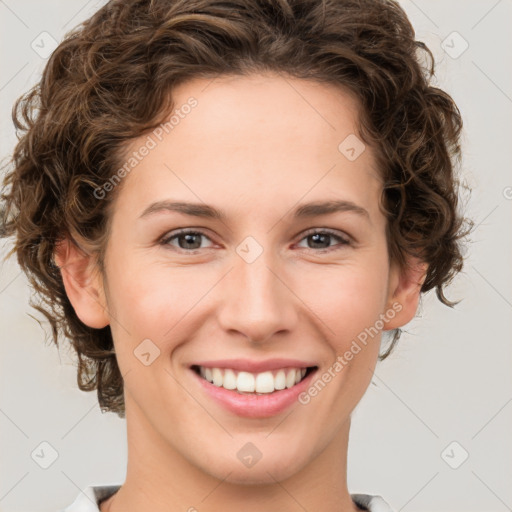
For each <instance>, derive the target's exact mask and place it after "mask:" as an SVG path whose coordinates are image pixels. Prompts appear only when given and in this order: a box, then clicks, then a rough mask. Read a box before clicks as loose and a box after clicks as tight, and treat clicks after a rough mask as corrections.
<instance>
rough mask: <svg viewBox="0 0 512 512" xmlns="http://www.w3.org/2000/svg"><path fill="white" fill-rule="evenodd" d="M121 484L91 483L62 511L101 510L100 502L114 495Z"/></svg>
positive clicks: (85, 511) (87, 511)
mask: <svg viewBox="0 0 512 512" xmlns="http://www.w3.org/2000/svg"><path fill="white" fill-rule="evenodd" d="M119 487H121V484H114V485H90V486H88V487H86V488H85V489H84V490H83V491H82V492H80V494H79V495H78V496H77V497H76V499H75V501H73V503H71V505H69V506H68V507H66V508H65V509H64V510H62V512H100V508H99V504H100V503H101V502H102V501H104V500H106V499H107V498H109V497H110V496H112V494H114V493H115V492H116V491H117V490H118V489H119Z"/></svg>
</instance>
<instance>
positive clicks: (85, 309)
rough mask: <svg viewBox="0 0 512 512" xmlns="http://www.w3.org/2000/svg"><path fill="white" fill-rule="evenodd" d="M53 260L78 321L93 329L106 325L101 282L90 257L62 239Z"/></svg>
mask: <svg viewBox="0 0 512 512" xmlns="http://www.w3.org/2000/svg"><path fill="white" fill-rule="evenodd" d="M54 259H55V263H56V264H57V265H58V267H59V268H60V272H61V275H62V281H63V282H64V287H65V289H66V294H67V296H68V298H69V301H70V302H71V304H72V306H73V309H74V310H75V313H76V315H77V316H78V318H79V319H80V320H81V321H82V322H83V323H84V324H85V325H87V326H89V327H93V328H95V329H101V328H103V327H106V326H107V325H109V323H110V319H109V315H108V310H107V307H106V301H105V295H104V290H103V283H102V280H101V276H100V275H99V272H98V271H97V269H96V267H95V265H94V263H95V262H94V259H93V257H92V256H91V255H89V254H86V253H85V251H83V250H82V249H80V247H78V245H77V244H76V243H74V242H73V241H71V240H69V239H68V238H66V239H64V240H61V241H59V242H58V243H57V246H56V248H55V253H54Z"/></svg>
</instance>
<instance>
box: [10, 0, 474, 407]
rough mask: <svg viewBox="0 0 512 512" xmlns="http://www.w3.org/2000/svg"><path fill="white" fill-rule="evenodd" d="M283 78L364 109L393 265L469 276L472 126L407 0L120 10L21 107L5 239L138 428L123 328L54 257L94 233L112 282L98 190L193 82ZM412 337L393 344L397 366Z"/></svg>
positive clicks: (93, 29) (92, 30)
mask: <svg viewBox="0 0 512 512" xmlns="http://www.w3.org/2000/svg"><path fill="white" fill-rule="evenodd" d="M265 72H274V73H278V74H280V75H281V76H286V77H292V78H299V79H306V80H312V81H316V82H320V83H325V84H331V85H335V86H338V87H340V88H341V89H343V90H344V91H346V92H348V93H349V94H351V95H352V96H353V97H354V98H356V100H357V101H358V104H359V106H360V110H361V114H360V119H359V123H360V126H359V131H360V136H361V137H362V138H363V140H364V141H365V142H366V143H367V144H369V145H371V147H372V148H373V149H374V151H375V155H376V158H377V162H378V165H379V169H380V171H381V173H382V178H383V192H382V198H381V205H380V207H381V209H382V211H383V212H384V214H385V215H386V218H387V243H388V251H389V255H390V260H391V261H395V262H398V263H399V264H400V265H402V266H403V265H405V264H406V261H407V260H406V256H408V255H413V256H417V257H420V258H421V260H422V261H424V262H426V263H428V271H427V275H426V279H425V281H424V283H423V285H422V288H421V291H422V292H426V291H428V290H431V289H433V288H435V289H436V293H437V296H438V298H439V299H440V300H441V301H442V302H443V303H444V304H447V305H449V306H453V304H454V303H453V302H450V301H449V300H448V299H447V298H446V297H445V295H444V293H443V287H444V286H445V285H446V284H447V283H449V282H450V281H451V280H452V278H453V277H454V275H455V274H456V273H457V272H459V271H460V270H461V269H462V263H463V258H462V254H461V252H462V251H461V239H462V238H463V237H464V236H465V234H467V231H464V225H465V223H466V219H464V217H463V216H462V215H461V214H460V212H459V208H458V202H459V197H458V183H459V182H458V180H457V179H456V176H455V167H456V165H457V164H458V163H460V160H461V155H460V141H459V139H460V132H461V129H462V120H461V115H460V112H459V110H458V108H457V106H456V105H455V103H454V101H453V99H452V98H451V97H450V95H448V94H447V93H446V92H444V91H442V90H440V89H439V88H436V87H434V86H432V85H431V81H432V80H431V79H432V77H433V76H434V58H433V56H432V53H431V52H430V50H429V49H428V48H427V47H426V46H425V44H424V43H422V42H419V41H416V40H415V32H414V29H413V27H412V25H411V23H410V21H409V20H408V18H407V16H406V14H405V13H404V11H403V10H402V8H401V7H400V6H399V4H398V3H397V2H396V1H392V0H111V1H110V2H108V3H107V4H106V5H104V6H103V7H102V8H101V9H99V10H98V11H97V12H96V13H95V14H94V15H93V16H92V17H90V18H89V19H88V20H86V21H85V22H83V23H82V24H80V25H79V26H77V27H76V28H75V29H74V30H72V31H71V32H69V33H67V34H66V36H65V38H64V40H63V41H62V42H61V43H60V44H59V46H58V47H57V48H56V50H55V51H54V52H53V54H52V55H51V57H50V59H49V61H48V63H47V65H46V67H45V69H44V71H43V74H42V77H41V80H40V82H39V83H38V84H36V85H35V86H34V87H33V88H32V89H30V91H28V92H27V93H26V94H24V95H22V96H21V97H20V98H18V100H17V101H16V103H15V105H14V107H13V120H14V124H15V127H16V130H17V133H18V134H19V133H20V132H21V135H18V139H19V140H18V143H17V145H16V147H15V149H14V152H13V155H12V159H11V161H10V162H9V164H10V166H11V168H10V169H9V170H8V171H9V172H7V173H6V175H5V178H4V187H5V188H4V192H3V194H2V196H1V197H2V199H3V202H4V206H3V209H4V226H3V229H2V231H3V233H2V236H5V237H12V236H15V242H14V247H13V249H12V251H11V252H10V253H9V255H10V254H12V253H13V252H16V254H17V258H18V262H19V264H20V266H21V268H22V269H23V271H24V272H25V273H26V274H27V277H28V279H29V281H30V284H31V286H32V287H33V289H34V292H35V295H36V296H37V297H38V298H39V301H38V302H36V301H34V298H33V299H32V300H31V306H33V307H34V308H35V309H37V310H38V311H40V312H41V313H43V314H44V315H45V316H46V318H47V319H48V320H49V322H50V325H51V328H52V334H53V340H54V342H55V344H57V346H58V339H59V337H61V336H64V337H66V338H67V339H69V340H70V341H71V343H72V346H73V348H74V350H75V351H76V353H77V356H78V372H77V374H78V377H77V380H78V386H79V388H80V389H81V390H84V391H92V390H95V389H97V393H98V400H99V404H100V407H101V410H102V411H104V412H106V411H112V412H116V413H117V414H118V415H119V416H121V417H124V414H125V412H124V396H123V379H122V376H121V374H120V371H119V367H118V365H117V361H116V356H115V352H114V349H113V339H112V333H111V330H110V326H107V327H105V328H102V329H94V328H91V327H88V326H87V325H85V324H84V323H82V322H81V321H80V320H79V318H78V317H77V315H76V313H75V311H74V309H73V307H72V305H71V303H70V301H69V299H68V297H67V295H66V292H65V288H64V285H63V280H62V276H61V271H60V269H59V268H58V267H57V266H56V265H55V263H54V261H53V256H54V252H55V248H56V244H57V243H58V241H60V240H62V239H64V238H66V237H67V238H70V239H71V240H72V241H73V235H75V238H76V235H79V236H80V237H81V238H82V239H83V240H85V241H86V242H87V246H88V247H89V248H90V250H91V251H92V253H93V254H94V255H95V257H96V261H97V263H98V268H100V269H101V270H102V272H103V271H104V259H103V257H104V251H105V247H106V243H107V240H108V236H109V229H110V219H111V213H112V212H111V211H110V208H111V207H112V205H113V199H114V197H115V195H116V194H118V193H119V189H120V187H117V188H115V189H114V190H113V191H112V192H110V193H109V194H107V196H106V197H105V199H103V200H98V199H97V197H96V194H94V191H95V190H97V189H98V187H101V186H102V185H103V184H104V183H105V182H106V181H107V180H109V178H111V177H112V176H113V174H114V172H115V170H116V169H118V168H119V165H120V163H121V162H122V161H124V159H123V154H124V152H126V149H127V147H128V146H129V144H130V142H131V141H133V139H134V138H136V137H140V136H141V135H143V134H145V133H147V132H148V131H149V130H152V129H155V127H157V126H158V125H160V124H161V123H162V122H164V120H165V119H166V117H167V116H168V113H169V112H170V111H172V109H173V106H174V105H173V99H172V92H173V88H175V87H176V86H178V85H179V84H182V83H184V82H186V81H188V80H191V79H194V78H212V79H213V78H215V77H218V76H222V75H238V76H246V75H249V74H251V73H265ZM399 335H400V330H396V331H395V332H394V337H393V340H392V344H391V347H390V348H389V349H388V351H387V352H386V353H385V354H380V355H379V358H380V359H381V360H382V359H384V358H385V357H387V355H388V354H389V353H390V352H391V349H392V348H393V346H394V344H395V342H396V341H397V339H398V336H399Z"/></svg>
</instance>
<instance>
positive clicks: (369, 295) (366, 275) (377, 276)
mask: <svg viewBox="0 0 512 512" xmlns="http://www.w3.org/2000/svg"><path fill="white" fill-rule="evenodd" d="M387 278H388V269H387V266H386V261H385V259H383V260H381V261H377V260H375V261H371V262H370V261H367V262H363V263H362V264H361V263H359V262H358V263H357V264H355V263H354V264H347V265H339V266H336V267H329V268H327V267H318V268H317V269H316V270H315V271H311V270H310V271H309V272H308V273H307V279H306V280H301V284H300V285H299V282H298V281H297V287H295V288H294V290H297V291H298V293H297V294H298V295H299V296H300V297H301V298H302V299H303V300H304V302H305V303H306V304H307V305H308V308H309V309H310V310H311V311H312V312H313V313H315V314H316V315H317V316H318V317H319V318H320V320H321V321H322V322H323V323H324V324H325V327H326V329H327V331H326V332H328V333H330V334H329V337H330V338H332V339H335V340H337V343H341V344H343V343H346V342H347V340H349V339H352V338H353V337H356V336H357V335H358V334H359V333H360V332H361V331H362V330H364V329H365V328H367V327H369V326H371V325H373V324H374V323H375V321H376V319H377V318H378V317H379V314H380V313H382V312H383V308H384V307H385V303H386V298H387ZM299 290H300V291H299Z"/></svg>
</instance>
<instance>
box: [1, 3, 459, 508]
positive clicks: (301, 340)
mask: <svg viewBox="0 0 512 512" xmlns="http://www.w3.org/2000/svg"><path fill="white" fill-rule="evenodd" d="M418 51H423V52H424V53H426V55H427V56H429V57H430V58H431V57H432V55H431V54H430V52H429V50H428V49H427V48H426V47H425V46H424V45H423V44H422V43H419V42H416V41H415V40H414V31H413V29H412V26H411V25H410V23H409V21H408V19H407V17H406V15H405V13H404V12H403V10H402V9H401V8H400V7H399V5H398V4H397V3H395V2H392V1H380V0H364V1H355V0H337V1H327V0H325V1H319V0H315V1H313V0H301V1H299V0H289V1H285V0H273V1H268V0H267V1H264V0H259V1H255V0H252V1H249V0H233V1H228V2H224V1H223V2H219V1H216V0H188V1H186V2H185V1H176V0H173V1H171V0H152V1H149V0H148V1H141V0H138V1H137V0H123V1H111V2H109V3H108V4H106V5H105V6H104V7H102V8H101V9H100V10H99V11H98V12H97V13H96V14H95V15H94V16H92V17H91V18H90V19H89V20H87V21H86V22H85V23H84V24H82V25H81V26H79V27H78V28H77V29H76V30H75V31H74V32H73V33H71V34H68V36H67V37H66V39H65V40H64V41H63V42H62V43H61V44H60V45H59V46H58V48H57V49H56V50H55V52H54V53H53V55H52V57H51V58H50V60H49V62H48V65H47V66H46V68H45V70H44V73H43V77H42V80H41V82H40V84H39V85H38V86H37V87H36V88H34V90H33V91H31V92H29V93H28V94H27V95H25V96H24V97H22V98H20V100H19V101H18V104H17V119H18V125H17V128H18V129H21V130H24V135H23V136H22V137H21V139H20V141H19V143H18V145H17V147H16V149H15V153H14V159H13V161H14V169H13V170H12V172H10V173H8V175H7V177H6V180H5V187H6V192H5V193H4V200H5V205H6V206H5V207H6V211H7V216H8V217H7V221H6V226H5V234H6V235H7V236H12V235H16V242H15V247H14V249H13V250H14V251H16V253H17V256H18V261H19V263H20V265H21V266H22V268H23V269H24V270H25V272H26V273H27V275H28V277H29V279H30V280H31V283H32V285H33V286H34V288H35V290H36V291H37V292H38V293H39V294H40V296H41V297H43V298H44V299H45V300H44V302H43V303H42V305H41V306H36V307H38V308H39V310H40V311H42V312H43V313H45V315H46V316H47V318H48V319H49V321H50V322H51V324H52V326H53V334H54V339H55V342H56V343H58V340H59V338H61V337H62V336H66V337H68V338H69V339H70V340H71V342H72V343H73V346H74V348H75V350H76V352H77V355H78V358H79V368H78V376H79V384H80V387H81V389H83V390H94V389H96V390H97V393H98V399H99V403H100V405H101V407H102V409H103V410H104V411H111V412H115V413H117V414H118V415H120V416H121V417H126V420H127V432H128V461H129V462H128V468H127V477H126V481H125V482H124V483H123V484H122V485H119V486H117V485H116V486H95V487H90V488H88V489H87V491H86V493H85V494H83V495H81V496H79V497H78V498H77V500H76V501H75V502H74V503H73V504H72V505H70V506H69V507H68V508H67V509H66V510H67V512H72V511H78V510H87V511H101V512H120V511H123V512H142V511H149V510H151V511H152V512H158V511H160V510H165V511H170V510H172V511H174V510H176V511H177V510H189V511H193V510H200V511H218V510H240V509H242V510H244V511H249V512H250V511H261V510H265V511H267V512H268V511H274V510H275V511H277V510H279V511H292V510H310V511H314V510H321V511H328V512H330V511H332V512H334V511H341V510H342V511H351V512H352V511H356V510H370V511H374V512H375V511H377V510H378V511H382V510H387V511H390V510H392V508H391V506H390V505H389V504H387V503H386V502H385V501H384V500H383V499H382V498H381V497H379V496H372V495H368V494H367V495H363V494H352V495H351V494H350V493H349V491H348V489H347V483H346V470H347V448H348V439H349V429H350V415H351V413H352V411H353V410H354V408H355V407H356V405H357V403H358V402H359V401H360V400H361V398H362V396H363V395H364V393H365V391H366V389H367V387H368V384H369V383H370V381H371V377H372V373H373V369H374V368H375V365H376V363H377V360H378V359H379V358H381V359H383V358H384V357H386V356H387V355H388V354H389V353H390V351H391V349H392V347H393V345H394V344H395V342H396V341H397V339H398V336H399V333H400V331H399V328H400V327H401V326H403V325H405V324H406V323H407V322H409V321H410V320H411V319H412V318H413V317H414V315H415V313H416V310H417V306H418V301H419V299H420V295H421V294H422V293H425V292H427V291H429V290H431V289H434V288H435V289H436V292H437V295H438V297H439V299H440V300H441V301H442V302H443V303H445V304H447V305H451V303H450V302H449V301H448V299H446V298H445V296H444V293H443V287H444V286H445V285H446V284H447V283H448V282H449V281H450V280H451V279H452V277H453V276H454V275H455V274H456V272H458V271H460V269H461V268H462V257H461V252H460V246H459V244H460V238H461V237H462V236H463V234H464V233H463V231H462V225H463V219H462V218H461V216H460V215H459V214H458V212H457V189H456V185H455V177H454V162H455V160H456V159H457V157H458V156H459V153H460V149H459V134H460V131H461V125H462V123H461V117H460V113H459V111H458V109H457V107H456V105H455V104H454V102H453V100H452V99H451V98H450V96H449V95H448V94H446V93H445V92H443V91H441V90H440V89H437V88H435V87H433V86H431V85H429V79H430V77H431V76H432V74H433V64H432V66H431V68H430V69H424V68H422V66H421V64H420V61H419V56H418V55H417V52H418ZM383 334H385V335H387V334H390V335H391V337H392V341H391V346H390V347H389V348H388V350H387V351H386V352H385V353H384V354H383V355H379V349H380V348H381V339H382V337H383Z"/></svg>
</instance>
